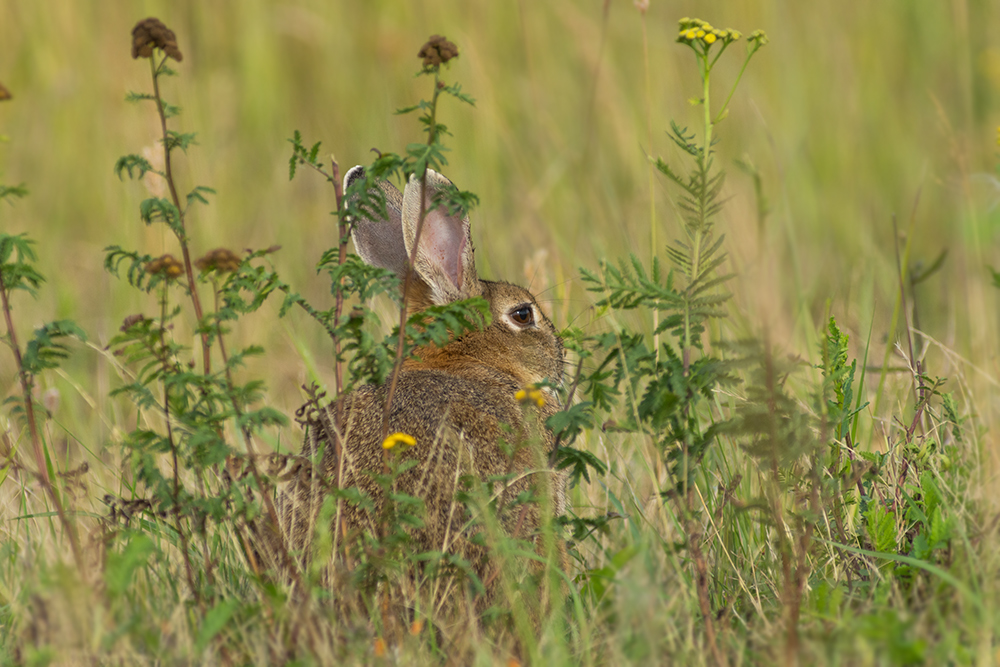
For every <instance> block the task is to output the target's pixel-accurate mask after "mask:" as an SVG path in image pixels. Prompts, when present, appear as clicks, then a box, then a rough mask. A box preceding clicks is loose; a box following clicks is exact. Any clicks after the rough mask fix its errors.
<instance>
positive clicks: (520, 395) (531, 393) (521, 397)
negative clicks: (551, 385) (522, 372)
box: [514, 387, 545, 407]
mask: <svg viewBox="0 0 1000 667" xmlns="http://www.w3.org/2000/svg"><path fill="white" fill-rule="evenodd" d="M514 400H516V401H518V402H519V403H525V402H528V401H531V402H532V403H534V404H535V405H537V406H538V407H542V406H544V405H545V395H544V394H543V393H542V392H541V390H539V389H535V388H534V387H532V388H531V389H519V390H518V391H517V393H516V394H514Z"/></svg>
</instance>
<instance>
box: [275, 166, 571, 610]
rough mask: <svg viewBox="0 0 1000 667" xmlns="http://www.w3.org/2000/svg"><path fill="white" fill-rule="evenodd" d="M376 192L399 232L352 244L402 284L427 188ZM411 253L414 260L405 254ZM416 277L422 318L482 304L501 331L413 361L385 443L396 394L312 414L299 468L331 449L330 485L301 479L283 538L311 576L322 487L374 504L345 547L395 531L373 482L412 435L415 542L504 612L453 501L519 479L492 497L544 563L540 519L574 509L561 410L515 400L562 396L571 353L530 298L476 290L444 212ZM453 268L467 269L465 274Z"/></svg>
mask: <svg viewBox="0 0 1000 667" xmlns="http://www.w3.org/2000/svg"><path fill="white" fill-rule="evenodd" d="M363 175H364V174H363V172H361V171H360V168H355V169H353V170H351V172H350V173H349V174H348V176H347V179H345V180H346V181H347V182H348V183H350V182H352V181H353V180H354V179H357V178H361V177H363ZM428 184H429V188H428V189H429V190H430V189H432V188H434V187H442V186H443V184H447V181H446V180H445V179H443V177H441V176H438V175H437V174H435V173H434V172H429V175H428ZM378 186H379V187H380V188H381V189H382V191H383V192H384V193H385V195H386V199H387V203H388V206H387V209H388V213H389V215H388V219H386V220H368V219H365V220H360V221H358V222H357V226H356V230H355V235H354V236H355V242H356V244H357V246H358V251H359V254H361V256H362V257H363V258H364V259H365V261H366V262H368V263H369V264H375V265H378V266H383V267H386V268H390V269H392V270H393V271H396V272H397V274H398V275H400V276H401V277H402V276H405V271H406V266H405V261H406V257H407V254H408V252H409V251H410V250H411V249H412V243H413V240H414V234H413V228H414V226H415V224H416V223H415V219H416V218H418V215H416V214H415V212H414V211H415V209H419V201H420V193H419V188H420V183H419V181H411V182H410V184H409V185H408V186H407V188H406V193H405V195H400V193H399V192H398V191H397V190H396V189H395V188H393V187H392V186H391V185H389V184H387V183H379V184H378ZM345 189H346V187H345ZM426 201H429V195H428V198H427V200H426ZM432 218H433V219H432ZM397 225H398V226H401V229H402V232H403V233H402V235H400V234H399V231H400V230H399V228H398V227H397ZM425 234H426V237H425ZM425 239H430V240H429V241H425ZM401 240H402V242H404V243H405V245H406V247H405V248H400V247H398V244H399V243H400V241H401ZM425 243H426V244H427V246H428V247H425ZM435 243H436V244H437V245H434V244H435ZM400 261H403V262H404V265H403V266H400V265H399V263H400ZM415 267H416V270H415V273H414V275H413V276H412V281H413V289H412V290H411V291H410V293H409V295H408V297H409V298H408V307H409V309H410V310H411V312H412V311H414V310H420V309H422V308H426V307H428V306H429V305H432V304H435V303H438V304H440V303H443V302H447V301H450V300H455V299H459V298H469V297H471V296H482V297H483V298H485V299H486V301H487V302H488V303H489V304H490V309H491V314H492V321H491V323H490V325H489V326H487V327H485V328H484V329H482V330H476V331H469V332H467V333H465V334H464V335H462V336H461V337H459V338H457V339H454V340H452V341H451V342H450V343H448V344H447V345H445V346H443V347H440V348H437V347H433V346H431V347H424V348H421V349H418V350H416V351H415V352H414V354H413V356H412V357H411V358H409V359H407V360H406V361H405V363H404V364H403V367H402V370H401V372H400V374H399V377H398V384H397V387H396V392H395V395H394V398H393V401H392V406H391V411H390V412H389V415H388V425H387V430H386V428H384V425H383V418H384V405H385V397H386V392H387V388H386V387H385V386H365V387H362V388H360V389H358V390H357V391H355V392H354V393H352V394H350V395H349V396H347V397H345V399H344V404H343V411H342V418H341V419H340V420H337V419H336V417H335V416H334V414H333V413H334V409H333V408H332V407H330V408H327V409H325V410H321V409H319V408H318V407H317V406H313V407H312V408H311V409H310V411H309V412H310V414H311V418H308V419H307V422H308V424H309V429H310V433H309V434H308V436H307V440H306V444H305V446H304V447H303V451H302V455H303V457H305V458H311V459H313V460H315V457H316V455H317V449H318V448H320V447H322V449H323V455H322V460H321V469H320V471H319V472H320V473H321V479H320V478H317V476H315V475H314V474H311V473H310V472H308V470H309V469H308V468H303V473H302V474H299V475H297V476H295V477H294V478H293V481H292V482H291V483H289V484H288V485H287V486H286V488H285V489H283V490H282V491H281V493H280V494H279V498H278V505H279V509H280V514H281V519H282V521H281V523H282V526H281V533H282V535H283V536H284V539H285V540H286V544H287V545H288V546H289V548H290V549H291V550H292V551H293V552H294V553H298V554H300V558H301V561H300V562H302V563H305V562H308V559H309V557H310V547H311V541H312V537H313V535H314V529H315V527H316V520H317V515H318V512H319V509H320V507H321V505H322V500H323V498H324V495H325V494H324V491H323V489H324V484H335V483H337V480H339V486H340V487H341V488H349V487H352V486H353V487H357V488H358V489H360V490H361V491H362V492H363V493H364V494H366V495H367V496H368V497H369V498H371V500H372V502H373V503H374V505H375V511H374V512H372V513H368V512H365V511H363V510H361V509H359V508H357V507H354V506H352V505H351V504H349V503H341V504H340V506H339V508H338V516H339V525H335V526H334V527H333V528H334V530H335V531H336V536H337V539H338V540H353V539H357V538H358V537H359V535H360V534H361V533H362V532H367V533H370V534H372V535H379V534H380V533H381V532H382V531H383V528H384V527H382V526H379V525H377V517H379V516H380V515H381V510H382V509H383V507H384V506H385V502H386V498H385V494H384V491H383V490H382V488H381V487H380V486H379V485H378V484H377V483H376V482H375V480H374V479H373V477H372V474H371V473H381V472H382V471H383V470H385V465H386V458H385V457H386V453H385V450H384V449H383V447H382V443H383V438H384V433H386V432H388V433H390V434H391V433H395V432H402V433H406V434H408V435H410V436H412V437H413V438H415V440H416V445H415V446H413V447H412V448H409V449H407V450H406V451H403V452H396V451H393V452H392V454H390V455H391V456H394V457H402V458H404V459H412V460H415V461H417V465H416V466H414V467H412V468H411V469H409V470H408V471H406V472H405V473H403V474H402V475H401V476H400V477H399V478H398V479H397V481H396V487H395V488H396V490H397V491H398V492H401V493H405V494H409V495H411V496H414V497H418V498H420V499H422V500H423V502H424V504H425V508H426V513H425V515H424V525H423V527H420V528H415V529H413V530H412V531H411V535H412V538H413V542H414V548H415V549H416V550H418V551H441V552H448V553H453V554H459V555H462V556H463V557H465V558H466V559H467V560H469V561H470V562H471V563H472V565H473V567H474V570H475V571H476V573H477V574H478V575H479V577H480V579H481V580H482V581H484V582H486V583H487V595H486V596H485V598H484V599H481V600H479V603H478V604H477V606H478V607H480V608H482V607H484V606H486V605H487V604H488V603H490V602H492V601H494V600H496V599H497V593H498V591H499V586H500V583H499V582H500V579H501V577H498V576H497V569H496V568H497V563H496V562H495V561H494V559H492V558H491V555H490V554H489V553H486V552H485V551H484V550H483V549H482V548H481V547H479V546H476V545H473V544H471V543H470V541H469V537H470V529H469V518H470V517H469V516H468V513H467V512H466V509H465V506H464V505H463V504H461V503H458V502H456V501H455V492H456V491H457V490H459V486H460V480H461V478H462V477H463V476H466V475H469V476H472V477H473V478H475V479H478V480H484V481H485V480H490V479H492V478H504V477H505V476H506V477H507V478H512V481H508V482H503V481H499V480H497V479H494V481H492V489H491V494H492V496H493V497H494V498H496V499H497V500H498V506H499V507H500V508H502V509H501V512H500V517H499V519H500V526H501V530H502V531H503V532H504V533H506V534H507V535H513V536H515V537H519V538H524V539H529V540H531V541H533V542H534V543H535V545H536V550H537V551H538V552H539V553H544V549H543V547H542V544H541V540H540V539H539V536H538V530H539V528H540V527H541V526H542V524H543V518H544V517H543V516H542V512H543V511H545V510H543V508H548V511H551V512H553V513H555V514H559V513H562V512H563V511H564V509H565V506H566V500H565V477H564V475H563V474H562V473H558V472H555V471H552V470H549V469H548V467H547V459H548V456H549V453H550V452H551V449H552V447H553V445H554V441H553V436H552V434H551V433H550V432H549V431H548V430H547V429H545V427H544V421H545V419H547V418H548V417H549V416H551V415H552V414H554V413H555V412H556V411H557V410H558V409H559V405H558V400H557V397H556V396H555V393H554V392H551V391H547V390H546V391H543V395H544V399H545V401H544V405H542V406H540V407H539V406H537V405H536V403H534V402H531V401H527V402H525V401H523V400H522V401H519V400H517V399H516V398H515V394H516V393H517V392H518V391H519V390H522V389H526V388H530V387H531V386H532V385H535V384H536V383H539V382H541V381H542V380H548V381H550V382H553V383H559V382H561V380H562V370H563V348H562V344H561V342H560V341H559V338H558V336H557V334H556V331H555V329H554V327H553V326H552V324H551V322H549V320H548V319H547V318H546V317H545V316H544V314H542V312H541V309H540V308H539V307H538V304H537V303H536V302H535V299H534V297H533V296H532V295H531V294H530V293H529V292H528V291H527V290H525V289H523V288H521V287H518V286H516V285H511V284H509V283H505V282H492V281H485V280H480V279H479V278H478V276H477V275H476V271H475V264H474V261H473V253H472V243H471V238H470V236H469V223H468V218H457V217H452V218H449V217H448V216H447V215H446V214H445V212H444V210H443V209H442V210H432V211H430V212H429V213H428V215H427V222H426V223H425V227H424V229H423V231H422V233H421V240H420V248H419V251H418V253H417V261H416V262H415ZM456 267H460V268H458V270H457V271H456ZM526 307H527V308H530V310H531V313H532V319H533V322H531V323H530V325H520V324H518V322H517V321H516V320H517V318H516V316H517V315H518V314H521V315H523V314H524V312H525V310H524V309H525V308H526ZM512 313H513V314H514V316H512ZM512 317H513V319H512ZM522 319H523V318H522ZM331 430H336V431H338V432H339V434H340V435H341V437H340V438H339V439H338V441H339V442H343V443H344V446H343V448H342V454H341V456H340V457H339V458H338V456H337V455H336V448H335V447H334V446H333V444H332V443H333V442H334V440H335V439H336V438H335V437H334V436H335V434H334V433H331V432H330V431H331ZM530 489H534V490H535V492H536V493H540V494H542V495H541V496H536V497H541V498H542V499H543V502H542V503H540V504H529V505H514V500H515V499H516V498H517V497H518V495H519V494H521V493H523V492H525V491H528V490H530ZM272 542H273V536H272ZM556 549H557V553H558V555H559V558H560V561H561V562H560V565H561V566H563V567H564V566H565V562H562V561H564V559H565V552H564V549H563V547H562V546H561V544H560V545H558V546H557V547H556ZM270 551H272V553H273V551H274V550H273V549H271V550H270ZM275 562H276V561H272V563H275ZM536 569H537V568H536ZM438 602H440V601H438Z"/></svg>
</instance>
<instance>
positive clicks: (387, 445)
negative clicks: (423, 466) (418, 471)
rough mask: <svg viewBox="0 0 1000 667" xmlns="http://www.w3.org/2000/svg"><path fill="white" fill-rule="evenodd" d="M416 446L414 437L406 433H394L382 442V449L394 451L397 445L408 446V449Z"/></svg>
mask: <svg viewBox="0 0 1000 667" xmlns="http://www.w3.org/2000/svg"><path fill="white" fill-rule="evenodd" d="M415 444H417V441H416V439H415V438H414V437H413V436H412V435H407V434H405V433H393V434H392V435H390V436H389V437H388V438H386V439H385V440H383V441H382V449H392V448H393V447H395V446H396V445H406V446H407V447H412V446H414V445H415Z"/></svg>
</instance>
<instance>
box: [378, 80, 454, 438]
mask: <svg viewBox="0 0 1000 667" xmlns="http://www.w3.org/2000/svg"><path fill="white" fill-rule="evenodd" d="M439 83H440V72H439V69H437V68H436V69H435V70H434V94H433V97H432V98H431V113H430V122H429V123H428V124H427V145H428V146H432V145H433V144H434V142H435V140H436V139H437V103H438V96H439V95H440V94H441V87H440V86H439V85H438V84H439ZM426 209H427V164H426V163H425V164H424V168H423V170H422V171H421V173H420V215H419V217H418V218H417V231H416V233H415V234H414V237H413V249H412V250H411V251H410V257H409V261H408V262H407V263H408V266H407V269H406V276H405V277H404V278H403V299H402V303H401V304H400V306H399V337H398V338H397V339H396V360H395V363H394V364H393V367H392V377H391V378H390V379H389V389H388V390H387V391H386V395H385V408H384V410H383V412H382V439H383V440H384V439H385V438H386V437H387V436H388V435H389V413H390V411H391V410H392V399H393V396H395V394H396V384H397V383H398V381H399V373H400V371H401V370H402V368H403V361H404V353H403V352H404V350H403V348H404V346H405V343H406V319H407V310H408V308H407V298H408V296H409V293H410V284H411V283H412V278H413V271H414V269H413V267H414V266H415V264H416V261H417V250H418V249H419V248H420V235H421V233H422V232H423V229H424V219H425V218H426V217H427V210H426ZM385 454H386V456H388V450H385Z"/></svg>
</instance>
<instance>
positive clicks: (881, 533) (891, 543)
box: [865, 504, 896, 552]
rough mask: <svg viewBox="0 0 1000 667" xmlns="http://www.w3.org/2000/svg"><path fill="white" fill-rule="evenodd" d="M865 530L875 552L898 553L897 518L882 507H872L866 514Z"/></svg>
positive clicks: (877, 505)
mask: <svg viewBox="0 0 1000 667" xmlns="http://www.w3.org/2000/svg"><path fill="white" fill-rule="evenodd" d="M865 530H866V531H867V532H868V539H869V540H871V543H872V545H873V546H874V547H875V551H881V552H895V551H896V517H895V515H894V514H892V513H891V512H889V511H888V510H886V509H885V508H884V507H882V505H880V504H875V505H872V506H871V507H870V508H869V509H868V511H867V512H866V513H865Z"/></svg>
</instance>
